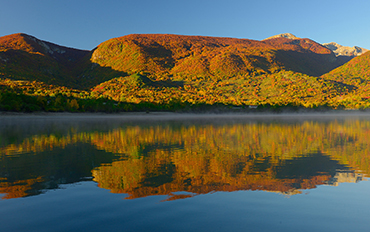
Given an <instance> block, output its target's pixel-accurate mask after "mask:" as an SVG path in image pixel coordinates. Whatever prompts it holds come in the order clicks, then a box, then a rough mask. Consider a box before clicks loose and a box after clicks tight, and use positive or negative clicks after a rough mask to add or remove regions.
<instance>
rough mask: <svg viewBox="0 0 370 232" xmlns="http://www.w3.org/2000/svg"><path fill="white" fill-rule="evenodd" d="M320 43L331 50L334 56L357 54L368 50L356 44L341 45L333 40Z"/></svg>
mask: <svg viewBox="0 0 370 232" xmlns="http://www.w3.org/2000/svg"><path fill="white" fill-rule="evenodd" d="M322 45H324V46H325V47H327V48H329V49H330V50H332V51H333V52H334V54H335V55H336V56H359V55H362V54H364V53H365V52H367V51H369V50H368V49H365V48H360V47H357V46H354V47H347V46H342V45H340V44H337V43H335V42H331V43H324V44H322Z"/></svg>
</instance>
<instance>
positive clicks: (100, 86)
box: [0, 34, 370, 112]
mask: <svg viewBox="0 0 370 232" xmlns="http://www.w3.org/2000/svg"><path fill="white" fill-rule="evenodd" d="M369 59H370V53H369V52H368V53H365V54H363V55H361V56H358V57H355V58H353V59H352V60H350V61H348V62H346V63H345V61H343V59H340V58H339V57H336V56H335V54H334V53H333V52H332V51H331V50H329V49H328V48H326V47H324V46H322V45H320V44H318V43H316V42H314V41H312V40H310V39H288V38H272V39H267V40H263V41H256V40H248V39H234V38H218V37H202V36H180V35H155V34H154V35H128V36H124V37H120V38H114V39H110V40H108V41H106V42H103V43H102V44H100V45H99V46H98V47H96V48H95V49H93V50H92V51H84V50H78V49H72V48H67V47H62V46H59V45H56V44H52V43H49V42H45V41H41V40H39V39H37V38H35V37H32V36H29V35H26V34H14V35H9V36H4V37H1V38H0V110H1V111H16V112H37V111H46V112H63V111H69V112H127V111H148V112H149V111H208V110H219V111H230V110H237V111H241V110H242V111H246V112H250V111H265V110H272V111H280V110H281V109H286V108H289V109H291V110H300V109H312V110H325V109H367V108H369V107H370V100H369V98H370V94H369V93H370V92H369V91H370V89H369V87H370V85H369V83H368V79H369V77H370V70H369ZM251 106H253V107H251ZM256 106H257V107H258V108H257V109H255V107H256Z"/></svg>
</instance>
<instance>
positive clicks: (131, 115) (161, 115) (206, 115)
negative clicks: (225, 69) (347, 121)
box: [0, 110, 370, 123]
mask: <svg viewBox="0 0 370 232" xmlns="http://www.w3.org/2000/svg"><path fill="white" fill-rule="evenodd" d="M347 116H361V117H364V116H365V117H366V116H367V117H370V112H369V111H359V110H338V111H337V110H330V111H323V112H299V111H297V112H278V113H277V112H235V111H233V112H164V111H162V112H121V113H100V112H98V113H90V112H87V113H81V112H78V113H71V112H32V113H23V112H22V113H19V112H0V118H3V119H5V118H8V119H17V118H19V119H27V118H29V119H31V118H33V119H37V118H40V119H43V118H47V119H59V118H60V119H62V118H65V119H68V118H74V119H104V118H106V119H134V120H147V119H211V118H214V119H216V118H219V119H222V118H235V119H238V118H240V119H242V118H292V117H293V118H297V119H298V118H307V117H313V118H315V117H320V118H321V117H324V118H328V117H332V118H335V117H347ZM0 123H1V122H0Z"/></svg>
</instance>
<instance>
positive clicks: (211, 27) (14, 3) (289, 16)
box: [0, 0, 370, 50]
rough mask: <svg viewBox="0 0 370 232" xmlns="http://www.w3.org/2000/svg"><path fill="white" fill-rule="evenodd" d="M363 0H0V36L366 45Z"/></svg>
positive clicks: (69, 41)
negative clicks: (284, 36) (281, 38)
mask: <svg viewBox="0 0 370 232" xmlns="http://www.w3.org/2000/svg"><path fill="white" fill-rule="evenodd" d="M369 10H370V1H368V0H362V1H358V0H352V1H340V0H313V1H307V0H305V1H301V0H281V1H279V0H254V1H249V0H227V1H226V0H223V1H220V0H186V1H185V0H184V1H177V0H121V1H119V0H104V1H103V0H99V1H98V0H0V36H4V35H9V34H13V33H20V32H22V33H27V34H30V35H33V36H35V37H37V38H39V39H42V40H46V41H50V42H53V43H56V44H59V45H63V46H68V47H74V48H79V49H88V50H91V49H93V48H95V47H96V46H97V45H99V44H100V43H101V42H103V41H105V40H108V39H110V38H114V37H120V36H124V35H128V34H132V33H165V34H180V35H204V36H220V37H233V38H246V39H256V40H261V39H264V38H266V37H269V36H272V35H276V34H280V33H292V34H294V35H296V36H298V37H302V38H310V39H313V40H315V41H317V42H319V43H326V42H332V41H335V42H337V43H339V44H342V45H345V46H355V45H356V46H360V47H364V48H368V49H370V30H369V29H370V27H369V26H370V13H369Z"/></svg>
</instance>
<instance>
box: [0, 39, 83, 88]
mask: <svg viewBox="0 0 370 232" xmlns="http://www.w3.org/2000/svg"><path fill="white" fill-rule="evenodd" d="M88 53H89V51H84V50H78V49H73V48H67V47H63V46H59V45H56V44H53V43H49V42H45V41H42V40H39V39H36V38H35V37H32V36H29V35H26V34H21V33H20V34H13V35H8V36H4V37H0V74H1V75H2V76H4V77H8V78H11V79H18V80H37V81H43V82H45V83H49V84H58V85H66V86H74V85H76V83H75V80H74V75H75V69H76V68H78V67H76V65H78V62H79V61H80V60H81V59H82V58H83V57H84V56H86V55H87V54H88Z"/></svg>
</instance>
